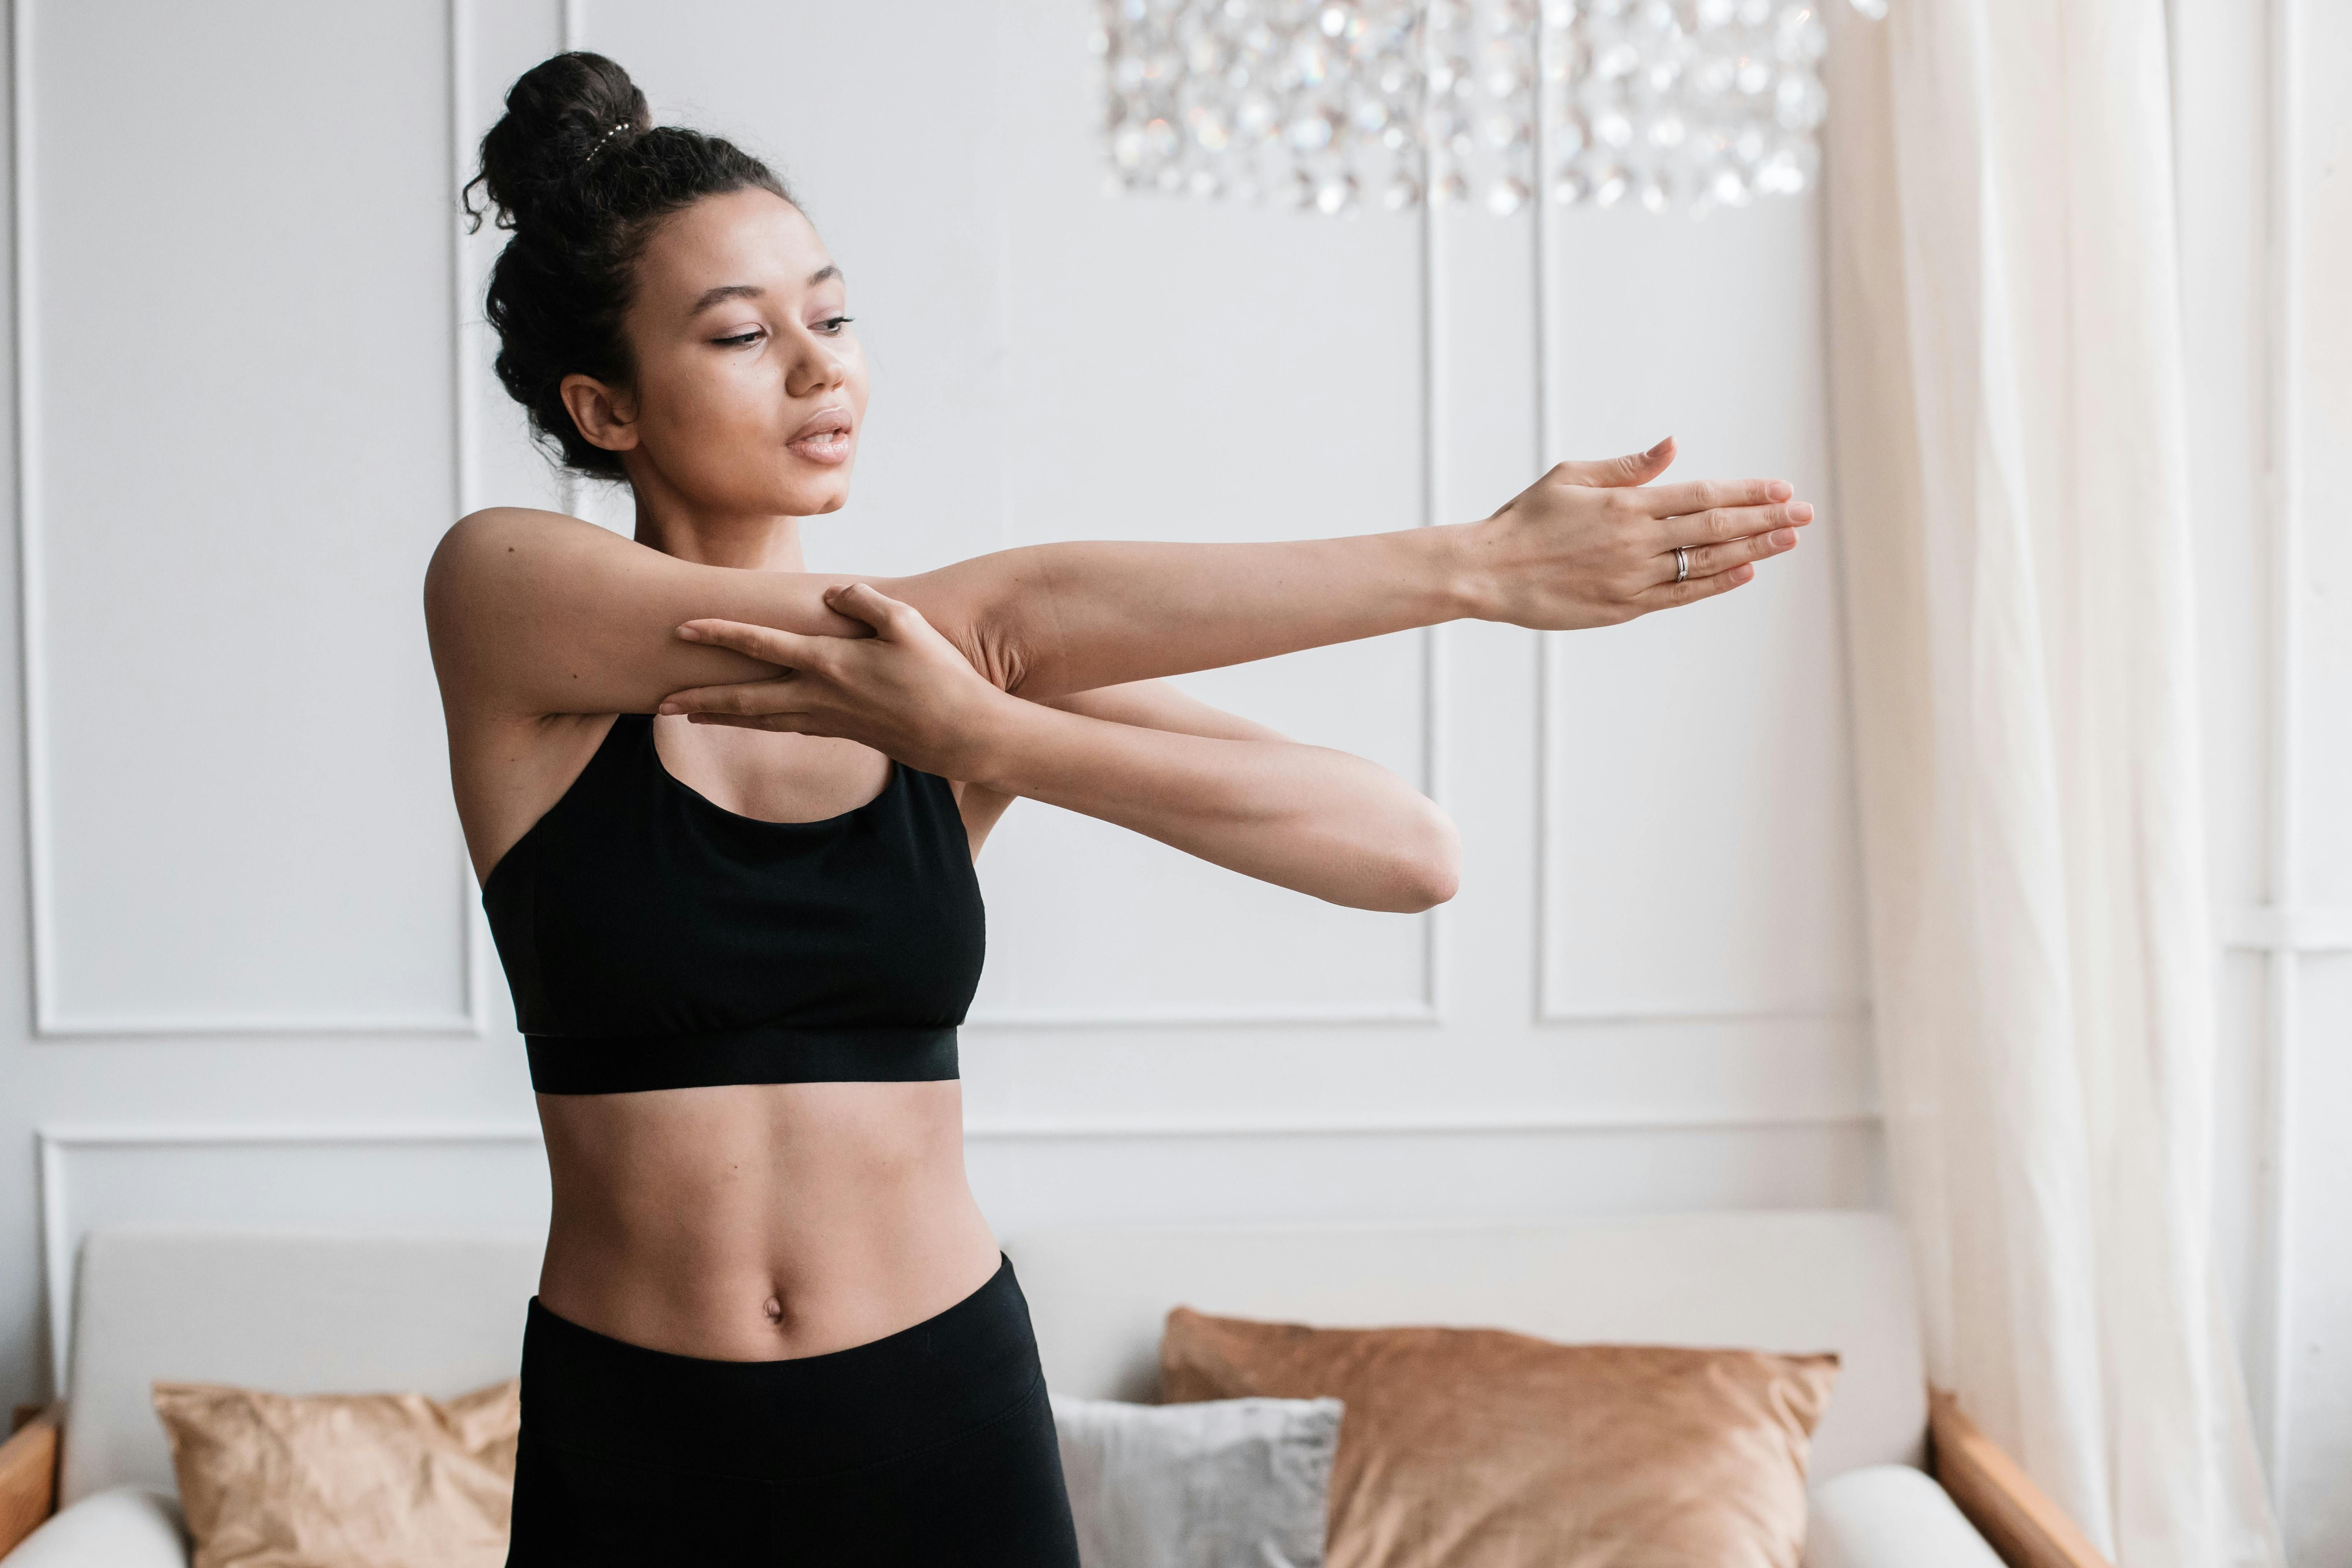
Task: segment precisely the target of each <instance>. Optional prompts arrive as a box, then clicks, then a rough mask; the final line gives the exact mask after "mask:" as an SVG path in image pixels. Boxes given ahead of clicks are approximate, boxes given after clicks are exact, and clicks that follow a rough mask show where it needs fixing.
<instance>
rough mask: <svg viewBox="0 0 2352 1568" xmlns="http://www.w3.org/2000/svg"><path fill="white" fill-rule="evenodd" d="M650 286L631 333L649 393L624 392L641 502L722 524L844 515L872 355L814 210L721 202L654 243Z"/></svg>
mask: <svg viewBox="0 0 2352 1568" xmlns="http://www.w3.org/2000/svg"><path fill="white" fill-rule="evenodd" d="M636 283H637V292H636V298H635V301H634V302H633V303H632V304H631V306H630V308H629V313H628V316H627V318H626V320H625V321H624V323H623V328H624V331H625V332H626V333H627V335H628V340H629V345H630V348H631V350H632V352H633V353H634V354H635V360H636V384H635V386H634V387H632V388H625V389H622V388H616V389H614V395H615V397H616V399H617V401H618V402H619V404H620V407H621V411H622V413H623V415H624V416H625V417H626V420H627V422H626V425H625V426H624V428H625V430H626V431H628V432H629V433H631V434H632V435H634V437H635V438H634V440H633V441H629V442H628V445H627V446H626V447H625V457H624V458H623V461H624V462H625V464H627V466H628V468H629V470H630V478H631V479H632V481H634V482H635V484H636V486H637V488H638V489H639V490H640V492H641V493H642V492H643V491H645V490H646V489H647V488H648V487H649V486H650V487H651V488H653V489H657V490H661V491H666V492H667V493H669V494H671V495H674V496H676V497H677V499H678V500H681V501H683V502H685V503H686V504H687V505H688V506H689V507H691V508H693V509H694V510H697V511H701V512H709V513H717V514H719V515H734V516H743V515H752V516H762V517H774V516H787V517H812V516H814V515H815V514H817V513H819V512H827V511H832V510H835V509H837V508H838V507H840V505H841V504H842V502H843V501H845V500H847V499H848V497H849V471H850V468H851V467H852V465H853V464H854V462H855V460H856V455H857V436H858V430H859V427H860V426H862V425H863V424H864V423H865V418H866V355H865V352H864V351H863V350H862V349H860V348H859V347H858V343H857V339H856V335H855V334H854V333H852V332H851V331H849V329H848V326H847V321H848V318H847V317H846V316H845V314H844V313H843V311H844V301H845V295H844V293H843V284H842V277H841V270H840V268H836V267H835V266H834V264H833V258H832V257H830V256H828V255H827V254H825V248H824V242H823V241H822V240H820V239H818V238H817V234H816V229H815V228H814V226H811V224H810V223H809V221H808V219H807V218H806V217H804V216H802V215H801V210H800V209H799V208H798V207H795V206H793V205H792V204H791V203H789V202H787V201H785V200H784V199H783V198H782V197H781V196H777V195H772V194H771V193H770V192H767V191H762V190H757V189H750V190H740V191H730V192H728V193H727V194H726V195H716V196H705V197H703V198H702V199H701V200H699V201H698V202H696V203H694V204H693V205H691V206H688V207H686V208H684V209H683V210H681V211H679V212H677V214H675V215H673V216H670V217H669V218H667V220H665V221H664V222H663V223H662V224H661V226H659V227H658V228H657V229H656V231H655V232H654V235H653V237H651V239H650V240H648V241H647V243H646V247H645V252H644V254H643V256H642V257H641V258H639V261H638V265H637V279H636ZM622 438H623V439H626V437H622Z"/></svg>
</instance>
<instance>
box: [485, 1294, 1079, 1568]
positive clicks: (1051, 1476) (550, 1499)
mask: <svg viewBox="0 0 2352 1568" xmlns="http://www.w3.org/2000/svg"><path fill="white" fill-rule="evenodd" d="M997 1256H998V1257H999V1258H1002V1259H1003V1261H1002V1262H1001V1263H1000V1264H999V1265H998V1267H997V1270H996V1273H995V1274H994V1275H993V1276H992V1277H991V1278H990V1279H989V1281H988V1283H987V1284H985V1285H982V1287H981V1288H980V1289H977V1290H975V1291H973V1292H972V1293H971V1295H969V1296H966V1297H965V1298H964V1299H963V1300H961V1301H958V1302H957V1303H956V1304H955V1305H954V1306H952V1307H950V1308H949V1309H948V1310H945V1311H943V1312H940V1314H938V1315H937V1316H936V1317H931V1318H927V1319H925V1320H924V1321H921V1322H919V1323H917V1324H915V1325H914V1326H912V1327H911V1328H905V1329H901V1330H899V1331H898V1332H897V1333H894V1334H888V1335H886V1336H884V1337H883V1338H881V1339H878V1340H873V1341H870V1342H867V1343H865V1344H862V1345H852V1346H851V1347H849V1348H848V1349H847V1350H840V1351H832V1352H827V1353H825V1354H824V1355H814V1356H798V1357H794V1358H793V1359H792V1360H789V1361H760V1362H734V1361H706V1360H703V1359H701V1358H700V1357H698V1356H683V1355H675V1354H672V1353H670V1352H667V1351H656V1350H647V1349H646V1348H645V1347H644V1346H642V1345H633V1344H628V1343H626V1342H623V1341H620V1340H616V1339H613V1338H611V1337H609V1336H607V1335H604V1334H600V1333H598V1332H596V1331H594V1330H593V1329H586V1328H583V1327H581V1326H580V1325H579V1324H577V1323H574V1322H572V1321H570V1320H569V1319H566V1318H559V1317H557V1316H556V1315H555V1314H554V1313H553V1312H551V1311H549V1310H547V1309H546V1308H544V1307H542V1306H541V1305H540V1303H539V1298H538V1297H536V1296H534V1297H532V1298H531V1299H530V1308H529V1310H528V1315H527V1318H526V1321H525V1324H524V1329H523V1350H522V1443H521V1448H520V1452H519V1454H518V1455H517V1457H516V1466H515V1497H514V1533H513V1537H512V1541H511V1543H510V1545H509V1549H508V1555H507V1563H508V1568H541V1565H542V1564H558V1563H561V1564H564V1565H566V1568H578V1565H580V1564H583V1563H629V1564H632V1565H633V1568H646V1565H651V1564H668V1563H714V1564H719V1563H725V1564H732V1563H809V1564H822V1565H824V1568H831V1565H833V1564H836V1563H838V1564H844V1565H851V1564H857V1565H863V1564H877V1565H879V1564H886V1563H887V1564H889V1565H891V1568H908V1565H909V1564H922V1565H932V1564H938V1565H941V1568H944V1565H947V1564H971V1565H974V1568H979V1565H982V1564H987V1565H991V1568H993V1565H995V1564H1005V1565H1008V1568H1009V1565H1012V1564H1016V1563H1017V1564H1020V1565H1021V1568H1077V1562H1078V1546H1077V1535H1076V1530H1075V1529H1074V1527H1073V1526H1072V1524H1071V1521H1070V1502H1069V1497H1068V1494H1067V1493H1066V1491H1065V1490H1064V1489H1063V1483H1062V1458H1061V1451H1060V1448H1059V1447H1058V1445H1057V1444H1056V1442H1055V1435H1054V1416H1053V1412H1052V1410H1051V1409H1050V1408H1049V1407H1048V1406H1047V1404H1046V1399H1045V1371H1044V1369H1043V1368H1042V1367H1041V1366H1040V1365H1039V1363H1038V1360H1037V1342H1036V1338H1035V1335H1034V1332H1033V1331H1032V1330H1031V1328H1030V1324H1029V1303H1028V1301H1027V1300H1025V1299H1024V1297H1023V1296H1022V1294H1021V1286H1020V1283H1019V1281H1017V1280H1016V1279H1013V1260H1012V1259H1011V1258H1005V1257H1004V1255H1003V1253H1002V1252H1000V1253H999V1254H998V1255H997Z"/></svg>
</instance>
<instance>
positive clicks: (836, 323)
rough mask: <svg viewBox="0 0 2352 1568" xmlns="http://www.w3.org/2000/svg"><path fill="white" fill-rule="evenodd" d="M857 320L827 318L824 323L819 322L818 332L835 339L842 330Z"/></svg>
mask: <svg viewBox="0 0 2352 1568" xmlns="http://www.w3.org/2000/svg"><path fill="white" fill-rule="evenodd" d="M856 319H857V318H856V317H855V316H827V317H826V318H825V319H824V321H819V322H818V323H817V324H816V330H817V331H820V332H823V333H824V334H825V336H827V337H833V336H835V335H836V334H838V333H839V332H840V331H841V329H842V328H844V327H845V326H847V325H848V324H849V323H850V322H852V321H856Z"/></svg>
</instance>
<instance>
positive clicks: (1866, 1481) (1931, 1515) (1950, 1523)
mask: <svg viewBox="0 0 2352 1568" xmlns="http://www.w3.org/2000/svg"><path fill="white" fill-rule="evenodd" d="M1804 1563H1805V1568H2003V1564H2002V1563H2001V1560H2000V1558H1999V1557H1997V1556H1995V1555H1994V1553H1993V1549H1992V1548H1991V1547H1990V1546H1988V1545H1986V1544H1985V1539H1984V1537H1983V1536H1981V1535H1979V1534H1978V1533H1977V1531H1976V1527H1975V1526H1974V1525H1972V1524H1970V1523H1969V1521H1968V1518H1967V1516H1966V1515H1964V1514H1962V1513H1961V1512H1960V1510H1959V1509H1958V1507H1957V1506H1955V1505H1954V1503H1953V1502H1952V1500H1951V1499H1950V1498H1948V1497H1947V1496H1946V1495H1945V1494H1944V1489H1943V1488H1941V1487H1939V1486H1937V1484H1936V1483H1935V1482H1934V1481H1932V1480H1929V1479H1927V1477H1926V1476H1924V1475H1922V1474H1920V1473H1919V1472H1918V1471H1917V1470H1915V1469H1912V1468H1909V1467H1907V1466H1904V1465H1872V1466H1870V1467H1868V1468H1864V1469H1859V1470H1849V1471H1847V1472H1846V1473H1845V1474H1844V1475H1843V1476H1840V1477H1838V1479H1835V1480H1833V1481H1831V1482H1829V1483H1828V1484H1827V1485H1825V1486H1822V1487H1819V1488H1816V1489H1814V1492H1813V1496H1812V1511H1811V1517H1810V1518H1808V1519H1807V1521H1805V1556H1804Z"/></svg>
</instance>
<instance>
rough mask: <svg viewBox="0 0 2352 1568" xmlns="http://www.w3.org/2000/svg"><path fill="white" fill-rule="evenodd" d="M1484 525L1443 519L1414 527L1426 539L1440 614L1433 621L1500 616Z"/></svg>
mask: <svg viewBox="0 0 2352 1568" xmlns="http://www.w3.org/2000/svg"><path fill="white" fill-rule="evenodd" d="M1485 529H1486V524H1485V523H1482V522H1446V523H1438V524H1435V525H1433V526H1432V527H1428V528H1423V529H1416V530H1415V531H1414V533H1415V536H1416V537H1418V538H1421V539H1424V540H1426V541H1427V545H1426V548H1427V549H1428V551H1429V552H1430V563H1429V573H1430V582H1431V586H1432V590H1433V593H1434V594H1435V595H1436V599H1437V606H1438V608H1439V610H1440V612H1441V613H1440V614H1439V615H1438V616H1434V617H1433V619H1434V620H1448V621H1459V620H1473V621H1492V620H1497V619H1500V618H1501V617H1500V615H1499V612H1498V611H1497V609H1496V605H1498V604H1499V603H1500V599H1499V595H1497V594H1496V582H1495V574H1494V572H1493V570H1492V569H1491V568H1490V567H1489V565H1488V564H1487V561H1486V554H1487V551H1486V532H1485Z"/></svg>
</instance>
